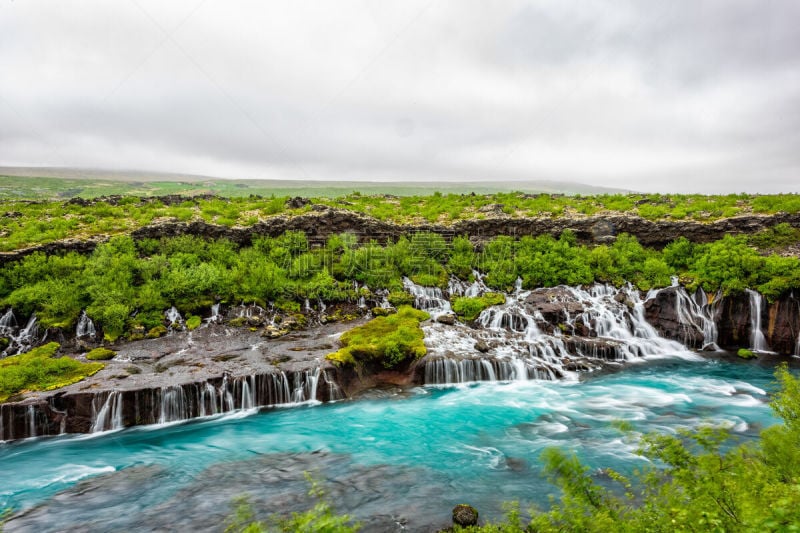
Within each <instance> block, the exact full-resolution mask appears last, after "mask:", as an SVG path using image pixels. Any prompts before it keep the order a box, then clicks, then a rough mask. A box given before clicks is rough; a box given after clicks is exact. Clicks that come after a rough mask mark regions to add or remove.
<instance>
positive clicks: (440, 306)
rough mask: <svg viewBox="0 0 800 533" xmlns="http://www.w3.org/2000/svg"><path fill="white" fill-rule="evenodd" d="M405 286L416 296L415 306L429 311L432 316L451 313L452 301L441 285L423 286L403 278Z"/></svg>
mask: <svg viewBox="0 0 800 533" xmlns="http://www.w3.org/2000/svg"><path fill="white" fill-rule="evenodd" d="M403 287H404V288H405V289H406V290H407V291H408V292H409V293H411V295H412V296H413V297H414V307H416V308H417V309H422V310H424V311H427V312H428V313H429V314H430V315H431V317H432V318H436V317H437V316H439V315H442V314H446V313H450V312H451V308H450V301H449V300H448V299H447V298H445V297H444V293H442V289H440V288H439V287H423V286H422V285H417V284H416V283H414V282H413V281H411V280H410V279H408V278H403Z"/></svg>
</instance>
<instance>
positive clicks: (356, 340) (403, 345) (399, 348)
mask: <svg viewBox="0 0 800 533" xmlns="http://www.w3.org/2000/svg"><path fill="white" fill-rule="evenodd" d="M429 318H430V315H429V314H428V313H426V312H424V311H418V310H417V309H414V308H413V307H410V306H407V305H405V306H401V307H400V308H398V309H397V313H396V314H394V315H389V316H379V317H376V318H373V319H372V320H370V321H369V322H367V323H366V324H364V325H362V326H358V327H355V328H353V329H351V330H350V331H346V332H345V333H344V334H342V336H341V337H340V338H339V341H340V342H341V343H342V348H341V349H340V350H338V351H336V352H334V353H331V354H328V355H327V356H326V358H327V359H328V360H329V361H332V362H333V363H334V364H337V365H354V366H355V365H357V364H363V363H372V364H375V363H377V364H380V365H382V366H383V367H384V368H395V367H397V366H399V365H401V364H402V363H404V362H405V361H407V360H408V359H418V358H420V357H422V356H423V355H425V353H426V349H425V343H424V337H425V335H424V333H423V332H422V328H420V326H419V324H420V322H421V321H423V320H428V319H429Z"/></svg>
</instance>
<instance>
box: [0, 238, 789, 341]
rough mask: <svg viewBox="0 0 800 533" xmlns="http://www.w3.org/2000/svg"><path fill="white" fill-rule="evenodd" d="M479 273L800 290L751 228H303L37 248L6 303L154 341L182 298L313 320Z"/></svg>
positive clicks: (544, 280)
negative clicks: (370, 236) (407, 287)
mask: <svg viewBox="0 0 800 533" xmlns="http://www.w3.org/2000/svg"><path fill="white" fill-rule="evenodd" d="M779 231H782V230H779ZM781 234H782V233H781ZM474 269H477V270H479V271H481V272H483V273H484V274H485V277H484V280H485V282H486V283H487V285H488V286H489V287H492V288H494V289H495V290H512V289H513V286H514V282H515V280H516V279H517V278H518V277H519V278H521V279H522V286H523V288H524V289H534V288H537V287H550V286H554V285H559V284H567V285H580V284H589V283H593V282H596V281H597V282H606V283H612V284H614V285H617V286H619V285H622V284H624V283H626V282H631V283H633V284H634V285H635V286H637V287H638V288H639V289H642V290H648V289H650V288H654V287H664V286H668V285H669V284H670V278H671V276H679V277H680V280H681V282H682V283H683V284H684V285H686V286H687V287H688V288H689V289H690V290H693V289H694V288H696V287H698V286H701V287H703V288H704V289H705V290H706V291H708V292H716V291H722V292H723V293H726V294H728V293H732V292H737V291H742V290H744V289H745V288H752V289H757V290H758V291H760V292H761V293H762V294H764V295H765V296H766V297H767V298H768V299H770V300H774V299H775V298H777V297H778V296H779V295H780V294H782V293H783V292H785V291H787V290H789V289H797V288H800V261H799V260H798V258H796V257H782V256H779V255H776V254H773V255H763V254H761V253H759V251H758V250H756V249H755V248H754V247H753V246H752V245H751V244H750V242H749V239H748V238H746V237H744V236H739V237H731V236H726V237H725V238H723V239H720V240H719V241H716V242H712V243H707V244H696V243H692V242H690V241H688V240H687V239H685V238H680V239H678V240H676V241H674V242H672V243H670V244H669V245H667V246H666V247H665V248H664V250H661V251H658V250H653V249H649V248H645V247H643V246H642V245H641V244H640V243H639V242H638V241H637V240H636V239H635V238H634V237H632V236H630V235H626V234H621V235H619V236H617V238H616V240H615V241H614V242H613V243H612V244H602V245H598V246H585V245H580V244H578V243H577V242H576V239H575V236H574V235H573V234H572V233H571V232H569V231H565V232H564V233H562V234H561V235H560V236H559V237H558V238H554V237H552V236H550V235H542V236H539V237H530V236H525V237H522V238H520V239H516V240H515V239H513V238H511V237H507V236H500V237H496V238H494V239H492V240H491V241H489V242H487V243H485V245H484V246H483V247H482V249H477V248H474V247H473V245H472V244H471V243H470V242H469V239H467V238H466V237H456V238H454V239H453V240H452V241H451V242H450V243H448V242H446V241H445V240H444V238H443V237H442V236H441V235H438V234H434V233H425V232H421V233H416V234H413V235H411V236H410V237H400V238H399V239H397V240H396V241H395V242H389V243H386V244H378V243H376V242H368V243H366V244H358V243H357V240H356V238H355V237H354V236H353V235H350V234H342V235H334V236H331V237H329V238H328V239H327V240H326V241H325V242H324V243H310V242H309V241H308V239H307V238H306V236H305V235H304V234H303V233H299V232H287V233H285V234H284V235H282V236H280V237H276V238H267V237H258V238H255V239H254V240H253V242H252V243H251V244H250V245H249V246H244V247H238V246H236V245H235V244H234V243H232V242H230V241H227V240H224V239H222V240H204V239H202V238H199V237H193V236H181V237H175V238H164V239H161V240H153V239H143V240H140V241H134V240H133V239H132V238H131V237H129V236H118V237H114V238H112V239H111V240H110V241H109V242H107V243H105V244H102V245H99V246H98V247H97V248H96V249H95V251H94V252H93V253H92V254H89V255H81V254H77V253H73V252H70V253H65V254H62V255H45V254H44V253H41V252H36V253H33V254H30V255H28V256H26V257H24V258H23V259H21V260H19V261H16V262H11V263H8V264H6V265H5V266H4V268H3V269H0V307H8V306H11V307H13V308H14V311H15V313H16V314H17V316H18V317H20V316H30V314H31V313H33V312H35V313H36V314H37V316H38V318H39V321H40V323H41V324H42V325H43V326H44V327H61V328H66V329H71V328H73V327H74V326H75V323H76V321H77V320H78V318H79V316H80V313H81V310H86V313H87V314H88V315H89V316H90V317H91V318H92V319H93V320H94V322H95V325H97V326H99V327H100V328H102V332H103V334H104V336H105V338H106V340H108V341H114V340H115V339H117V338H119V337H120V336H129V338H142V337H143V336H144V335H145V334H146V335H147V336H148V337H151V338H154V337H158V336H161V335H163V334H164V333H166V328H165V325H166V324H165V323H164V310H165V309H168V308H169V307H170V306H172V305H174V306H175V307H176V308H177V309H178V310H179V311H180V312H181V314H183V315H184V316H186V317H188V320H187V327H188V328H190V329H191V328H192V327H194V326H195V325H199V324H200V320H201V319H200V315H201V313H204V312H207V311H208V310H209V308H210V306H211V305H212V304H213V303H215V302H220V301H221V302H223V303H226V304H229V305H230V304H237V303H241V302H247V303H251V302H255V303H257V304H259V305H261V306H262V307H266V306H267V305H268V304H269V303H273V304H274V305H275V307H276V308H278V309H280V310H282V311H284V312H287V313H293V316H294V317H295V320H297V321H299V322H302V319H303V317H302V314H300V310H301V304H302V302H303V301H304V300H305V299H306V298H307V299H309V300H310V301H312V302H315V301H317V300H323V301H325V302H329V303H336V302H355V301H357V300H358V299H359V298H360V297H362V296H366V297H369V296H370V290H368V289H365V288H364V285H366V286H368V287H370V289H372V290H376V289H388V290H389V291H390V293H389V297H388V299H389V302H391V303H392V305H395V306H401V305H409V304H412V303H413V298H412V297H411V295H409V294H408V293H406V292H404V291H403V283H402V277H403V276H408V277H409V278H411V279H412V280H414V281H415V282H417V283H420V284H424V285H436V286H439V287H442V288H445V287H446V286H447V282H448V279H449V277H450V276H451V275H455V276H458V277H461V278H462V279H470V277H471V276H472V271H473V270H474ZM354 281H356V282H358V284H359V287H358V288H356V287H355V286H354V284H353V282H354ZM491 301H497V302H500V300H499V297H498V296H492V295H486V296H483V297H481V298H479V299H477V300H469V299H467V300H457V301H455V302H454V305H455V310H456V312H458V313H460V314H461V315H462V316H463V317H464V318H465V319H469V317H473V316H477V315H476V314H475V313H479V312H480V309H482V308H483V307H485V306H487V305H491V303H490V302H491Z"/></svg>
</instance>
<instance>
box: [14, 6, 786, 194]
mask: <svg viewBox="0 0 800 533" xmlns="http://www.w3.org/2000/svg"><path fill="white" fill-rule="evenodd" d="M799 28H800V2H798V1H797V0H772V1H769V0H752V1H742V0H720V1H716V2H705V1H698V0H685V1H673V0H671V1H668V2H656V1H650V2H644V1H640V0H630V1H627V2H625V1H616V2H609V1H597V2H592V1H584V0H582V1H579V2H578V1H565V0H549V1H544V0H541V1H536V2H514V1H508V2H505V1H491V2H490V1H465V0H452V1H435V0H433V1H432V0H420V1H417V0H402V1H397V2H388V1H380V2H376V1H372V0H363V1H361V2H342V1H335V2H334V1H324V2H320V1H313V2H305V1H298V0H290V1H286V2H277V1H270V2H263V1H255V0H254V1H250V2H248V1H231V0H228V1H222V0H206V1H200V0H197V1H185V2H184V1H174V0H171V1H169V2H164V1H163V0H152V1H145V0H125V1H123V0H119V1H109V0H97V1H69V2H63V1H56V0H51V1H46V2H44V1H42V2H40V1H33V0H0V73H2V78H1V81H0V165H5V166H11V165H14V166H70V167H98V168H108V169H140V170H157V171H165V172H183V173H195V174H204V175H214V176H221V177H229V178H285V179H341V180H392V179H402V180H413V181H417V180H425V181H443V180H451V181H459V180H462V181H463V180H571V181H579V182H584V183H589V184H593V185H604V186H611V187H621V188H626V189H633V190H645V191H651V190H652V191H675V192H681V191H687V192H727V191H731V192H739V191H749V192H780V191H800V29H799Z"/></svg>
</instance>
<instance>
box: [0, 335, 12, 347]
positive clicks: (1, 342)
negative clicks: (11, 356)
mask: <svg viewBox="0 0 800 533" xmlns="http://www.w3.org/2000/svg"><path fill="white" fill-rule="evenodd" d="M10 342H11V341H9V340H8V337H0V350H5V349H6V348H8V344H9V343H10Z"/></svg>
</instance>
